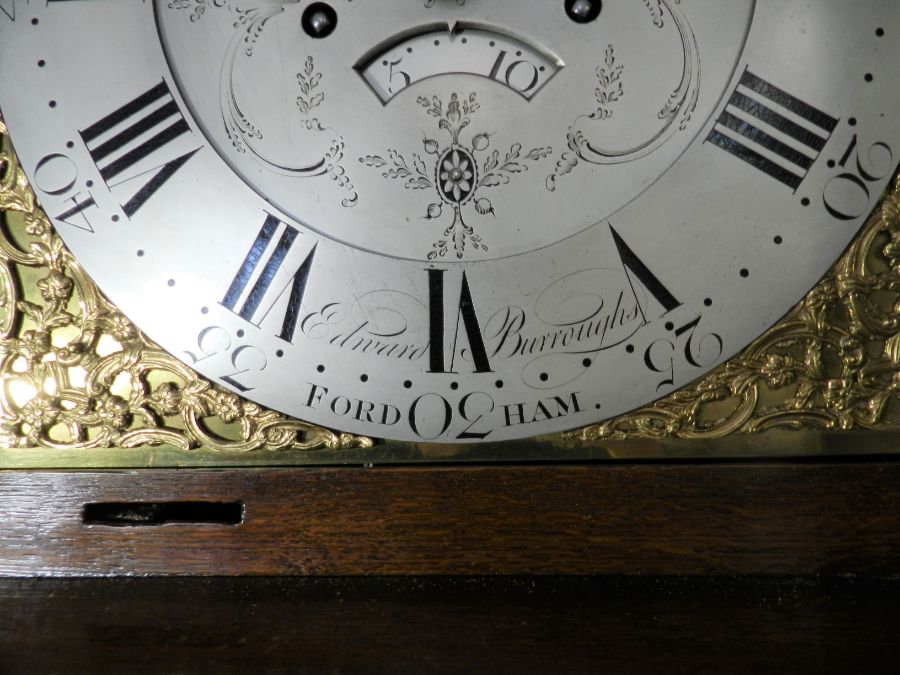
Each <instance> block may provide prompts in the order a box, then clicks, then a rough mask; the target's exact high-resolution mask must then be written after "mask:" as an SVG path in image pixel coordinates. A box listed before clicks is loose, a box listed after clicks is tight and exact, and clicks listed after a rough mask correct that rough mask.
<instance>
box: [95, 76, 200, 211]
mask: <svg viewBox="0 0 900 675" xmlns="http://www.w3.org/2000/svg"><path fill="white" fill-rule="evenodd" d="M190 130H191V129H190V126H188V123H187V121H186V120H185V119H184V116H183V115H182V113H181V110H180V109H179V107H178V103H177V102H176V101H175V99H174V98H173V97H172V92H171V91H170V90H169V86H168V85H167V84H166V83H165V82H164V81H162V82H160V83H159V84H157V85H156V86H154V87H152V88H151V89H149V90H147V91H146V92H144V93H143V94H141V95H140V96H138V97H137V98H135V99H134V100H133V101H130V102H129V103H126V104H125V105H123V106H122V107H121V108H119V109H118V110H116V111H114V112H112V113H110V114H109V115H107V116H106V117H104V118H103V119H101V120H99V121H98V122H95V123H94V124H92V125H91V126H89V127H87V128H86V129H83V130H82V131H81V138H82V140H83V141H84V143H85V145H86V146H87V149H88V152H89V153H90V155H91V158H92V159H93V160H94V164H96V165H97V168H98V169H99V171H100V176H101V177H102V178H103V180H104V181H105V182H106V184H107V186H108V187H109V188H110V189H112V188H114V187H117V186H118V185H121V184H123V183H126V182H129V181H132V180H135V179H137V178H140V177H144V178H145V179H146V180H145V182H144V183H143V185H142V186H141V187H140V188H139V189H138V190H137V192H135V193H134V194H133V195H132V196H131V197H130V198H129V199H128V201H127V202H125V204H123V205H122V209H123V210H124V211H125V215H127V216H128V217H129V218H130V217H131V216H133V215H134V214H135V213H137V211H138V210H139V209H140V208H141V207H142V206H143V205H144V204H145V203H146V202H147V200H148V199H150V198H151V197H152V196H153V195H154V194H155V193H156V192H157V191H158V190H159V189H160V188H161V187H162V186H163V185H164V184H165V183H166V182H167V181H168V180H169V179H170V178H172V176H174V175H175V173H176V172H177V171H178V170H179V169H180V168H181V167H182V166H184V164H185V162H187V161H188V160H189V159H190V158H191V157H192V156H193V155H194V154H195V153H196V152H197V150H198V149H199V148H195V149H193V150H189V151H188V152H185V153H183V154H181V155H178V156H176V157H171V152H170V153H169V155H170V158H169V159H164V157H165V156H166V150H167V146H169V144H171V143H172V142H173V141H175V140H176V139H178V138H179V137H180V136H182V135H184V134H187V133H190ZM151 156H153V157H154V158H159V159H160V160H161V161H163V163H162V164H156V165H155V166H153V167H151V168H146V167H143V168H138V169H137V171H138V173H137V174H136V175H134V174H132V173H131V170H135V167H137V166H138V165H139V164H141V163H142V162H143V161H144V160H145V159H148V158H150V157H151Z"/></svg>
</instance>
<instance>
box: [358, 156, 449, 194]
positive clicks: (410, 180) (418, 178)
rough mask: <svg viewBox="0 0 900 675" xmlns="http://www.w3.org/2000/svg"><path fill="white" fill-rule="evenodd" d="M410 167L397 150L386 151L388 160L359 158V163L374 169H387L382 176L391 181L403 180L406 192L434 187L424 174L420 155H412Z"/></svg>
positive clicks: (374, 157)
mask: <svg viewBox="0 0 900 675" xmlns="http://www.w3.org/2000/svg"><path fill="white" fill-rule="evenodd" d="M412 158H413V159H412V167H410V164H409V162H408V161H407V160H406V158H405V157H404V156H403V155H402V154H400V152H398V151H397V150H395V149H393V148H391V149H389V150H388V159H385V158H384V157H381V156H380V155H366V156H365V157H362V158H360V160H359V161H360V163H362V164H364V165H365V166H372V167H376V168H384V167H388V168H387V169H386V170H385V171H383V172H382V174H381V175H382V176H383V177H385V178H390V179H393V180H403V181H404V185H403V186H404V187H405V188H406V189H407V190H423V189H425V188H429V187H434V183H432V182H431V180H430V179H429V178H428V175H427V174H426V167H425V162H424V160H423V159H422V157H421V156H420V155H418V154H417V153H413V155H412Z"/></svg>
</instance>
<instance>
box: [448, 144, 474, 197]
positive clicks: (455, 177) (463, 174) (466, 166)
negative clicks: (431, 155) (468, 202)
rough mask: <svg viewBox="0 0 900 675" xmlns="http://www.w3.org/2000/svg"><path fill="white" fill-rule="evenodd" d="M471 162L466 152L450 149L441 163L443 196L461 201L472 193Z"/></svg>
mask: <svg viewBox="0 0 900 675" xmlns="http://www.w3.org/2000/svg"><path fill="white" fill-rule="evenodd" d="M471 166H472V164H471V162H470V161H469V159H468V154H463V153H461V152H460V151H459V150H451V151H450V152H449V153H447V155H446V156H445V157H444V161H443V163H442V164H441V169H442V170H441V173H440V178H441V183H442V184H443V193H444V196H445V197H447V198H448V199H452V200H453V201H455V202H462V201H465V199H466V198H467V197H468V196H469V195H470V194H471V193H472V178H473V176H474V174H473V173H472V171H471Z"/></svg>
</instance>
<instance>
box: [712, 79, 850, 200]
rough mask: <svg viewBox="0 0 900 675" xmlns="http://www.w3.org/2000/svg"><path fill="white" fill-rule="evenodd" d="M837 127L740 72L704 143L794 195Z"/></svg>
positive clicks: (828, 117)
mask: <svg viewBox="0 0 900 675" xmlns="http://www.w3.org/2000/svg"><path fill="white" fill-rule="evenodd" d="M837 124H838V120H837V119H835V118H834V117H832V116H831V115H828V114H826V113H824V112H822V111H821V110H818V109H817V108H814V107H813V106H811V105H809V104H808V103H805V102H803V101H801V100H800V99H798V98H797V97H795V96H792V95H791V94H788V93H787V92H786V91H783V90H782V89H779V88H778V87H776V86H775V85H773V84H771V83H769V82H767V81H765V80H763V79H762V78H760V77H758V76H756V75H754V74H753V73H752V72H750V71H749V70H745V71H744V74H743V76H742V77H741V80H740V83H739V84H738V86H737V87H736V88H735V90H734V91H733V92H732V94H731V98H729V100H728V105H727V106H726V107H725V109H724V110H723V111H722V114H721V115H720V116H719V118H718V120H717V121H716V125H715V127H714V128H713V130H712V131H711V132H710V134H709V136H707V138H706V140H707V141H708V142H710V143H713V144H714V145H717V146H718V147H720V148H722V149H723V150H725V151H726V152H728V153H731V154H732V155H734V156H735V157H737V158H738V159H741V160H743V161H745V162H747V163H748V164H750V165H751V166H753V167H755V168H756V169H759V170H760V171H762V172H763V173H765V174H768V175H769V176H771V177H772V178H774V179H775V180H777V181H780V182H781V183H784V184H785V185H787V186H788V187H789V188H791V189H792V190H794V191H796V190H797V188H799V187H800V184H801V183H802V182H803V180H804V179H805V178H806V175H807V173H808V172H809V169H810V167H812V165H813V164H814V163H815V161H816V160H817V159H818V158H819V154H820V153H821V152H822V149H823V148H824V147H825V144H826V143H827V142H828V139H829V138H830V137H831V134H832V132H833V131H834V129H835V127H837Z"/></svg>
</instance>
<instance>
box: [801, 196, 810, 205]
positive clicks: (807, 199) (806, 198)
mask: <svg viewBox="0 0 900 675" xmlns="http://www.w3.org/2000/svg"><path fill="white" fill-rule="evenodd" d="M800 203H801V204H803V206H809V197H804V198H803V199H801V200H800Z"/></svg>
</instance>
